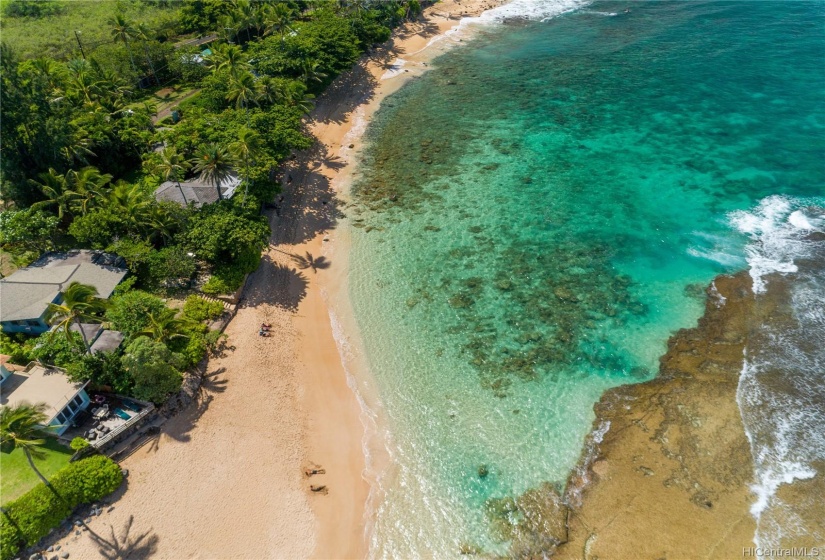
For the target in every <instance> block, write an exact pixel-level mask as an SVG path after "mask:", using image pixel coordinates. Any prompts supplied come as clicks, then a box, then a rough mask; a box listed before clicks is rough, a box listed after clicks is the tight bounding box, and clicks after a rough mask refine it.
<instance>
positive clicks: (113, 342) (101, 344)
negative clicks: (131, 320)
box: [92, 330, 123, 354]
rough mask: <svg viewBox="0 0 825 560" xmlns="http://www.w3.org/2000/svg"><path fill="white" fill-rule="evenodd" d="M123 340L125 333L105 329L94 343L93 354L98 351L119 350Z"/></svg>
mask: <svg viewBox="0 0 825 560" xmlns="http://www.w3.org/2000/svg"><path fill="white" fill-rule="evenodd" d="M121 342H123V333H122V332H120V331H108V330H107V331H103V332H102V333H100V336H98V337H97V340H95V343H94V344H92V354H97V353H98V352H112V351H113V350H117V348H118V346H120V343H121Z"/></svg>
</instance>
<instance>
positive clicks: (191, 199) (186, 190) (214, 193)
mask: <svg viewBox="0 0 825 560" xmlns="http://www.w3.org/2000/svg"><path fill="white" fill-rule="evenodd" d="M240 184H241V179H240V177H238V176H237V175H235V174H232V175H230V176H228V177H226V178H225V179H224V180H223V181H221V182H220V188H221V195H222V196H223V197H224V198H232V195H233V194H235V189H237V188H238V185H240ZM181 191H183V194H181ZM184 197H185V199H186V200H185V201H184ZM155 200H158V201H161V200H169V201H172V202H175V203H177V204H180V205H181V206H186V205H187V204H189V203H194V204H195V206H197V207H201V206H203V205H204V204H212V203H213V202H216V201H217V200H218V190H217V189H216V188H215V186H214V185H212V184H210V183H207V182H205V181H202V180H201V179H200V178H198V177H196V178H194V179H191V180H189V181H181V183H180V188H178V184H177V183H176V182H174V181H166V182H165V183H161V185H160V186H159V187H158V188H157V189H156V190H155Z"/></svg>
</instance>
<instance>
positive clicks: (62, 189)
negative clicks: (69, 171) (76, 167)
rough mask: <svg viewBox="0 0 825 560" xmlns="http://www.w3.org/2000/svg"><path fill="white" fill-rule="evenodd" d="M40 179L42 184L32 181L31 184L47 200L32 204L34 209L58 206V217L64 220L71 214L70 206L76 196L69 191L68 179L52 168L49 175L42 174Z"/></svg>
mask: <svg viewBox="0 0 825 560" xmlns="http://www.w3.org/2000/svg"><path fill="white" fill-rule="evenodd" d="M38 177H40V182H37V181H34V180H32V181H31V183H32V184H33V185H34V186H35V187H37V188H38V189H39V190H40V192H42V193H43V194H44V195H45V196H46V200H43V201H40V202H37V203H35V204H32V208H35V209H37V208H43V207H47V206H57V217H58V218H60V220H63V219H64V217H67V216H68V214H69V213H70V204H71V202H72V199H73V196H72V195H73V194H74V193H72V192H71V191H70V190H69V184H68V182H67V181H66V177H65V176H63V175H61V174H60V173H58V172H57V171H55V170H54V169H52V168H51V167H50V168H49V171H48V173H41V174H40V175H38Z"/></svg>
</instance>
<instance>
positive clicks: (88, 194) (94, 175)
mask: <svg viewBox="0 0 825 560" xmlns="http://www.w3.org/2000/svg"><path fill="white" fill-rule="evenodd" d="M66 180H67V181H68V183H69V185H71V191H72V192H73V193H74V195H73V201H72V206H71V209H72V211H73V212H77V213H79V214H81V215H85V214H86V212H87V211H88V210H89V204H91V203H92V202H93V201H94V199H95V198H96V197H99V196H100V195H101V194H102V189H103V187H105V186H106V185H108V184H109V181H111V180H112V176H111V175H109V174H108V173H101V172H100V171H99V170H98V168H97V167H91V166H88V167H84V168H83V169H81V170H80V171H75V170H74V169H71V170H69V172H68V173H66Z"/></svg>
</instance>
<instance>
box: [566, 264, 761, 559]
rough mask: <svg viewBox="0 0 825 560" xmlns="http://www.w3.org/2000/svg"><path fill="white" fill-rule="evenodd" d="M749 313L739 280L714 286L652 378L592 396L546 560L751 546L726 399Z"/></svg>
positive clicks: (735, 428) (738, 446)
mask: <svg viewBox="0 0 825 560" xmlns="http://www.w3.org/2000/svg"><path fill="white" fill-rule="evenodd" d="M760 309H761V311H760V313H761V312H769V310H768V309H767V307H765V306H760ZM755 312H756V311H755V306H754V305H753V294H752V292H751V280H750V277H749V276H748V274H747V273H741V274H737V275H736V276H720V277H719V278H717V279H716V280H715V282H714V284H713V285H712V286H711V288H710V289H709V290H708V301H707V306H706V310H705V315H704V316H703V317H702V319H701V320H700V321H699V324H698V326H697V327H696V328H693V329H683V330H681V331H679V332H678V333H677V334H676V335H674V336H673V337H672V338H671V339H670V341H669V343H668V351H667V354H665V355H664V356H663V357H662V358H661V365H660V371H659V375H658V376H657V377H656V378H655V379H653V380H651V381H648V382H646V383H640V384H634V385H623V386H620V387H616V388H614V389H611V390H609V391H607V392H606V393H605V394H604V395H603V396H602V398H601V400H600V401H599V402H598V403H597V404H596V406H595V411H596V421H595V423H594V432H593V433H592V434H591V435H590V436H589V437H588V441H587V444H586V446H585V449H586V452H585V454H584V456H583V457H582V460H581V463H580V465H579V467H578V468H577V469H576V470H575V471H574V473H573V474H572V475H571V478H570V480H569V481H568V485H567V489H566V492H565V501H566V503H567V505H568V507H569V508H570V514H569V517H568V522H567V529H568V530H567V539H566V542H565V543H563V544H559V545H558V547H557V548H556V549H555V555H554V558H586V559H592V560H596V559H599V558H601V559H607V558H734V557H741V556H742V549H743V547H751V546H753V542H752V539H753V536H754V531H755V523H754V519H753V517H752V516H751V515H750V511H749V510H750V505H751V503H752V502H753V500H754V496H753V495H752V493H751V491H750V484H751V482H752V477H753V464H752V460H751V453H750V447H749V444H748V440H747V437H746V435H745V431H744V427H743V425H742V419H741V416H740V412H739V408H738V406H737V402H736V389H737V384H738V380H739V374H740V372H741V369H742V364H743V353H744V349H745V344H746V341H747V339H748V328H749V327H748V325H749V324H753V323H752V321H754V320H756V321H758V320H759V318H758V317H753V314H754V313H755ZM608 426H609V428H608ZM605 429H607V430H606V431H605Z"/></svg>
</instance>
